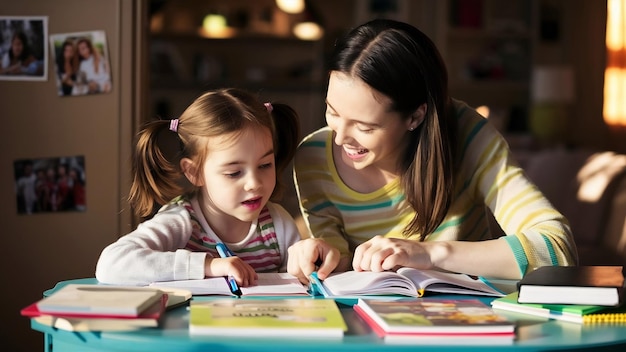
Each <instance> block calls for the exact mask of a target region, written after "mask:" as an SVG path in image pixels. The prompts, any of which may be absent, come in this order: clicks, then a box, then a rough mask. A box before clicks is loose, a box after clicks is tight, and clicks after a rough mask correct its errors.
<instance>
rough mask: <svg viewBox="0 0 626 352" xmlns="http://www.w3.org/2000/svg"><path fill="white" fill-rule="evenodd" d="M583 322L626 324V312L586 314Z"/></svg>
mask: <svg viewBox="0 0 626 352" xmlns="http://www.w3.org/2000/svg"><path fill="white" fill-rule="evenodd" d="M583 324H626V313H604V314H603V313H599V314H589V315H584V316H583Z"/></svg>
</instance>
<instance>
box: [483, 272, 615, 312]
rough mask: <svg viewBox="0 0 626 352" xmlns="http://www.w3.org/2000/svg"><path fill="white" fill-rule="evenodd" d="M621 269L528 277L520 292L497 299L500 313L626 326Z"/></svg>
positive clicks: (521, 282) (492, 303)
mask: <svg viewBox="0 0 626 352" xmlns="http://www.w3.org/2000/svg"><path fill="white" fill-rule="evenodd" d="M622 270H623V268H622V267H621V266H569V267H564V266H546V267H540V268H538V269H536V270H535V271H533V272H531V273H529V274H527V275H526V276H525V277H524V278H522V280H520V281H519V283H518V288H519V291H518V292H513V293H511V294H509V295H507V296H505V297H501V298H497V299H494V300H493V301H492V302H491V305H492V307H493V308H494V309H496V310H503V311H510V312H516V313H523V314H530V315H534V316H538V317H543V318H548V319H557V320H563V321H568V322H573V323H579V324H602V323H621V324H623V323H626V306H625V305H624V304H623V302H624V275H623V272H622Z"/></svg>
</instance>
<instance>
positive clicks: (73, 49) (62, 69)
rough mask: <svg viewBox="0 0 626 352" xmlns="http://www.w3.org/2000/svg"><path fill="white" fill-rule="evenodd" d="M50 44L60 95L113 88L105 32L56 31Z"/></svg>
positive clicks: (93, 92)
mask: <svg viewBox="0 0 626 352" xmlns="http://www.w3.org/2000/svg"><path fill="white" fill-rule="evenodd" d="M50 47H51V51H52V57H53V61H54V67H55V73H56V81H57V88H58V94H59V96H73V95H74V96H75V95H86V94H99V93H108V92H110V91H111V88H112V85H111V68H110V65H109V59H108V58H109V55H108V51H107V44H106V36H105V33H104V31H92V32H81V33H65V34H53V35H51V36H50Z"/></svg>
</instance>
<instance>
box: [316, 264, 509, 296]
mask: <svg viewBox="0 0 626 352" xmlns="http://www.w3.org/2000/svg"><path fill="white" fill-rule="evenodd" d="M312 282H313V285H314V286H316V287H315V288H314V289H315V290H316V291H318V292H319V293H320V294H322V295H323V296H325V297H332V298H338V297H360V296H394V295H401V296H409V297H422V296H423V295H424V294H425V293H426V292H438V293H457V294H469V295H483V296H495V297H502V296H504V292H501V291H500V290H498V289H496V288H495V287H492V286H491V285H489V284H488V283H487V282H485V281H483V280H482V279H480V278H475V277H471V276H469V275H465V274H457V273H448V272H442V271H436V270H419V269H414V268H400V269H398V270H397V271H395V272H394V271H383V272H371V271H346V272H343V273H334V274H331V275H330V276H328V277H327V278H326V279H325V280H324V281H320V280H318V279H317V277H316V276H315V275H313V277H312Z"/></svg>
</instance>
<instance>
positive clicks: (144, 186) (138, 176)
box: [128, 119, 183, 218]
mask: <svg viewBox="0 0 626 352" xmlns="http://www.w3.org/2000/svg"><path fill="white" fill-rule="evenodd" d="M172 121H174V120H159V121H153V122H149V123H148V124H146V125H145V127H144V129H143V130H141V131H140V132H139V134H138V141H137V144H136V148H135V154H134V158H133V166H132V171H133V182H132V185H131V188H130V193H129V197H128V201H129V203H130V204H131V206H132V207H133V208H134V210H135V213H136V214H137V215H138V216H141V217H144V218H145V217H150V216H151V215H153V214H154V211H155V209H156V208H157V207H158V206H161V205H163V204H166V203H167V202H169V201H170V200H172V199H173V198H174V197H176V196H178V195H180V194H182V192H183V190H182V187H181V186H180V185H179V182H178V181H179V180H180V178H181V172H180V167H179V165H178V162H177V161H178V160H179V156H180V153H181V152H180V150H178V151H176V152H175V153H174V154H176V155H168V154H170V153H168V150H167V149H168V146H169V145H171V143H167V141H168V140H171V138H172V137H176V140H177V143H176V149H180V144H179V143H180V141H179V138H178V136H177V135H174V133H177V131H178V128H179V124H178V119H176V120H175V122H174V123H173V122H172ZM173 126H175V127H174V129H172V128H173Z"/></svg>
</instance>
